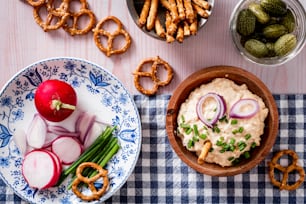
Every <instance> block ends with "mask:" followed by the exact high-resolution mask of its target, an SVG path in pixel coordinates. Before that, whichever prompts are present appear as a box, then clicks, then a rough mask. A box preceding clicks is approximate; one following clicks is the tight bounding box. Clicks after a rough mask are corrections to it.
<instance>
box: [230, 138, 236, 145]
mask: <svg viewBox="0 0 306 204" xmlns="http://www.w3.org/2000/svg"><path fill="white" fill-rule="evenodd" d="M235 142H236V140H235V138H233V137H232V138H231V139H230V142H229V143H230V144H231V145H233V144H235Z"/></svg>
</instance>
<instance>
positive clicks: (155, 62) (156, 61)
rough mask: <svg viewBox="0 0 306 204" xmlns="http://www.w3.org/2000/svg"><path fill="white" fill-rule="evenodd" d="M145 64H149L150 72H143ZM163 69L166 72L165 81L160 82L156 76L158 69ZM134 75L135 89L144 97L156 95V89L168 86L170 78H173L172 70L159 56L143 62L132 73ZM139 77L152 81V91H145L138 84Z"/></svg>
mask: <svg viewBox="0 0 306 204" xmlns="http://www.w3.org/2000/svg"><path fill="white" fill-rule="evenodd" d="M147 64H151V70H150V71H147V72H146V71H143V67H144V66H145V65H147ZM160 66H161V67H163V68H164V69H165V70H166V71H167V79H166V80H164V81H161V80H160V79H159V78H158V76H157V74H158V73H157V72H158V67H160ZM133 75H134V84H135V87H136V89H137V90H138V91H139V92H141V93H143V94H145V95H148V96H150V95H154V94H156V93H157V91H158V88H159V87H160V86H166V85H168V84H169V83H170V82H171V80H172V78H173V70H172V68H171V66H170V65H169V64H168V62H166V61H164V60H162V59H161V58H160V57H159V56H157V57H152V58H147V59H145V60H143V61H142V62H141V63H140V64H139V65H138V67H137V68H136V70H135V71H134V72H133ZM141 77H149V78H151V79H152V82H153V87H152V89H145V88H144V87H143V86H141V84H140V78H141Z"/></svg>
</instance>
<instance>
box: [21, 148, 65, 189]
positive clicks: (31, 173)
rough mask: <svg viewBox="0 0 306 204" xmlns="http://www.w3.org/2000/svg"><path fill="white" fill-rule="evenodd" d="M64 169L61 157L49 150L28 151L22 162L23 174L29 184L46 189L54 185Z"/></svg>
mask: <svg viewBox="0 0 306 204" xmlns="http://www.w3.org/2000/svg"><path fill="white" fill-rule="evenodd" d="M61 171H62V166H61V165H60V161H59V158H58V157H57V156H56V155H55V154H53V153H52V152H50V151H48V150H33V151H31V152H29V153H27V154H26V155H25V157H24V160H23V163H22V174H23V176H24V178H25V180H26V182H27V183H28V184H29V186H31V187H33V188H38V189H45V188H49V187H52V186H54V185H55V184H56V183H57V181H58V179H59V177H60V175H61Z"/></svg>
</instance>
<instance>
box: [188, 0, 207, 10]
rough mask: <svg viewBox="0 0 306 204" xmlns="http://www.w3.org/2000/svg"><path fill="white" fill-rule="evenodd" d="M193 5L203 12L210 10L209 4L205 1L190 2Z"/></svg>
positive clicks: (194, 0)
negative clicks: (203, 10) (200, 8)
mask: <svg viewBox="0 0 306 204" xmlns="http://www.w3.org/2000/svg"><path fill="white" fill-rule="evenodd" d="M192 1H193V2H194V3H195V4H197V5H198V6H200V7H202V8H203V9H205V10H209V9H210V4H209V3H208V2H207V1H205V0H192Z"/></svg>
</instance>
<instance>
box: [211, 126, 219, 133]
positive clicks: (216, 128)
mask: <svg viewBox="0 0 306 204" xmlns="http://www.w3.org/2000/svg"><path fill="white" fill-rule="evenodd" d="M212 131H213V132H216V133H220V131H221V130H220V129H219V128H218V126H214V127H213V129H212Z"/></svg>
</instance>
